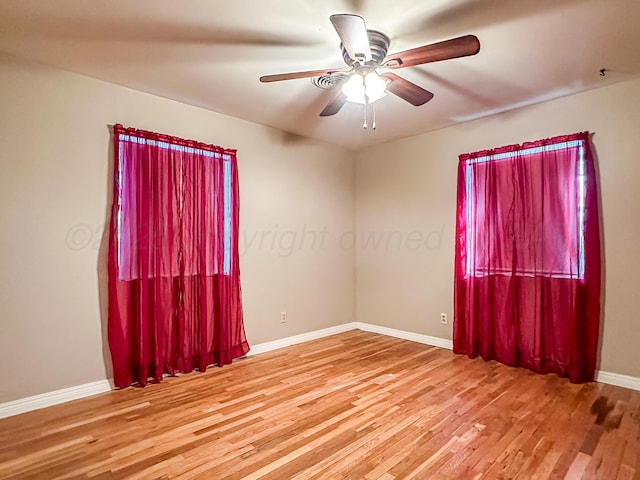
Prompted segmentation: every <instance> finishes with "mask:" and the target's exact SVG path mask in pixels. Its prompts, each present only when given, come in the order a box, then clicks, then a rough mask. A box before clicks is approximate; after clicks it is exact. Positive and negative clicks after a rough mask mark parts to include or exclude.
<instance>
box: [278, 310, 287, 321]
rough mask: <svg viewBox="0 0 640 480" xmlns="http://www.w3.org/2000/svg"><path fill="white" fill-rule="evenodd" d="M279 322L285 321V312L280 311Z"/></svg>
mask: <svg viewBox="0 0 640 480" xmlns="http://www.w3.org/2000/svg"><path fill="white" fill-rule="evenodd" d="M280 323H287V312H280Z"/></svg>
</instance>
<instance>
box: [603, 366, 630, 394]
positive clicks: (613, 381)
mask: <svg viewBox="0 0 640 480" xmlns="http://www.w3.org/2000/svg"><path fill="white" fill-rule="evenodd" d="M596 382H600V383H608V384H609V385H616V386H618V387H624V388H630V389H631V390H638V391H640V378H638V377H631V376H629V375H621V374H619V373H611V372H603V371H601V370H599V371H597V372H596Z"/></svg>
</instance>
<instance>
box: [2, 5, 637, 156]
mask: <svg viewBox="0 0 640 480" xmlns="http://www.w3.org/2000/svg"><path fill="white" fill-rule="evenodd" d="M334 13H357V14H359V15H362V16H363V17H364V18H365V20H366V22H367V27H368V28H371V29H377V30H381V31H383V32H385V33H386V34H387V35H389V36H390V37H391V46H390V48H389V53H391V52H395V51H401V50H405V49H408V48H413V47H416V46H420V45H424V44H429V43H433V42H437V41H440V40H446V39H449V38H453V37H457V36H461V35H465V34H468V33H472V34H474V35H476V36H477V37H478V38H479V39H480V43H481V49H480V53H479V54H478V55H476V56H472V57H466V58H460V59H454V60H448V61H444V62H439V63H432V64H428V65H423V66H418V67H409V68H405V69H401V70H396V71H395V73H397V74H399V75H402V76H403V77H405V78H406V79H408V80H411V81H413V82H415V83H417V84H418V85H420V86H422V87H424V88H426V89H427V90H430V91H432V92H433V93H434V94H435V97H434V99H433V100H432V101H431V102H429V103H427V104H425V105H423V106H421V107H414V106H413V105H410V104H409V103H407V102H405V101H403V100H401V99H400V98H398V97H395V96H393V95H388V96H386V97H385V98H383V99H381V100H380V101H378V102H377V103H376V107H377V123H378V128H377V130H376V131H371V130H368V131H363V130H362V128H361V122H362V106H361V105H356V104H347V105H345V107H344V108H343V109H342V110H341V111H340V112H339V113H338V114H337V115H335V116H332V117H325V118H320V117H319V116H318V113H319V112H320V111H321V110H322V109H323V108H324V106H325V104H326V103H327V102H328V101H329V100H330V99H331V98H332V97H333V95H334V94H333V93H332V92H330V91H325V90H321V89H319V88H317V87H315V86H313V85H312V84H311V83H310V81H309V79H299V80H289V81H283V82H278V83H260V82H259V81H258V78H259V77H260V76H261V75H266V74H274V73H283V72H292V71H300V70H315V69H322V68H335V67H342V66H344V63H343V62H342V57H341V52H340V50H339V43H340V42H339V39H338V36H337V34H336V32H335V30H333V27H332V26H331V23H330V22H329V15H331V14H334ZM639 23H640V0H430V1H417V0H413V1H410V0H393V1H389V0H349V1H348V0H323V1H319V0H234V1H225V2H222V1H213V0H189V1H181V2H178V1H175V0H135V1H131V0H92V1H87V0H55V1H44V0H2V1H1V2H0V51H4V52H6V53H9V54H13V55H16V56H19V57H26V58H29V59H32V60H36V61H39V62H42V63H46V64H50V65H54V66H57V67H60V68H63V69H66V70H70V71H73V72H77V73H81V74H85V75H88V76H91V77H95V78H99V79H103V80H106V81H109V82H113V83H116V84H120V85H124V86H127V87H130V88H134V89H137V90H141V91H145V92H150V93H154V94H156V95H160V96H162V97H167V98H171V99H175V100H178V101H181V102H184V103H187V104H191V105H197V106H200V107H204V108H207V109H210V110H213V111H216V112H221V113H225V114H228V115H233V116H234V117H239V118H243V119H247V120H251V121H254V122H258V123H261V124H264V125H270V126H273V127H276V128H279V129H282V130H285V131H288V132H291V133H293V134H296V135H300V136H305V137H312V138H317V139H321V140H325V141H327V142H331V143H335V144H338V145H342V146H345V147H348V148H359V147H362V146H366V145H372V144H375V143H380V142H385V141H389V140H394V139H398V138H402V137H406V136H411V135H415V134H419V133H423V132H427V131H431V130H435V129H438V128H442V127H445V126H448V125H452V124H456V123H460V122H465V121H468V120H471V119H475V118H480V117H483V116H486V115H491V114H493V113H496V112H502V111H507V110H511V109H513V108H518V107H520V106H523V105H528V104H533V103H537V102H541V101H545V100H549V99H553V98H557V97H562V96H565V95H569V94H572V93H576V92H580V91H583V90H588V89H591V88H597V87H600V86H604V85H607V84H611V83H614V82H618V81H622V80H627V79H630V78H632V77H636V76H639V75H640V27H638V25H639ZM601 68H606V69H607V74H606V76H605V77H602V76H600V74H599V70H600V69H601Z"/></svg>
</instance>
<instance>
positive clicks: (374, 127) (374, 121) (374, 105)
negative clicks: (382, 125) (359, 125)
mask: <svg viewBox="0 0 640 480" xmlns="http://www.w3.org/2000/svg"><path fill="white" fill-rule="evenodd" d="M371 111H372V113H373V124H372V125H371V128H372V129H373V130H375V129H376V102H373V103H372V104H371Z"/></svg>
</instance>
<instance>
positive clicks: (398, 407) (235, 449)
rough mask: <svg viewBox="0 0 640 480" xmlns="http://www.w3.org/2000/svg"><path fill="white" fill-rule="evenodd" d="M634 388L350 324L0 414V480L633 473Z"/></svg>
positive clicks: (639, 407) (638, 429) (638, 464)
mask: <svg viewBox="0 0 640 480" xmlns="http://www.w3.org/2000/svg"><path fill="white" fill-rule="evenodd" d="M639 457H640V392H635V391H631V390H626V389H623V388H618V387H613V386H608V385H603V384H594V383H591V384H584V385H572V384H570V383H569V382H568V381H567V380H565V379H559V378H558V377H556V376H554V375H546V376H543V375H538V374H535V373H532V372H529V371H527V370H523V369H515V368H509V367H506V366H504V365H501V364H498V363H496V362H484V361H482V360H480V359H475V360H470V359H468V358H466V357H463V356H457V355H454V354H453V353H452V352H450V351H447V350H443V349H440V348H436V347H430V346H427V345H421V344H417V343H413V342H409V341H405V340H398V339H395V338H390V337H385V336H382V335H376V334H373V333H365V332H361V331H357V330H355V331H352V332H347V333H343V334H339V335H335V336H332V337H327V338H324V339H321V340H316V341H312V342H308V343H305V344H301V345H297V346H292V347H288V348H286V349H282V350H278V351H274V352H270V353H266V354H262V355H258V356H255V357H248V358H246V359H242V360H238V361H236V362H234V363H233V364H232V365H228V366H225V367H223V368H211V369H209V370H208V371H207V372H206V373H193V374H189V375H183V376H181V377H176V378H168V379H166V380H165V381H164V382H162V383H160V384H155V385H149V386H147V387H145V388H144V389H139V388H128V389H124V390H120V391H115V392H110V393H106V394H103V395H98V396H95V397H92V398H88V399H83V400H78V401H74V402H70V403H67V404H64V405H59V406H55V407H51V408H47V409H44V410H39V411H34V412H30V413H26V414H23V415H19V416H15V417H11V418H7V419H4V420H0V478H3V479H5V478H12V479H14V478H15V479H20V480H25V479H33V478H37V479H62V478H99V479H103V478H108V479H119V478H129V479H136V478H137V479H163V480H164V479H173V478H181V479H186V478H202V479H207V480H219V479H242V478H244V479H258V478H262V479H277V480H283V479H292V478H295V479H311V478H314V479H315V478H317V479H332V480H333V479H354V480H361V479H380V480H393V479H405V478H416V479H464V480H467V479H476V478H505V479H506V478H523V479H526V478H533V479H545V478H569V479H580V478H602V479H607V480H608V479H612V480H613V479H640V458H639Z"/></svg>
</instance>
